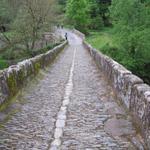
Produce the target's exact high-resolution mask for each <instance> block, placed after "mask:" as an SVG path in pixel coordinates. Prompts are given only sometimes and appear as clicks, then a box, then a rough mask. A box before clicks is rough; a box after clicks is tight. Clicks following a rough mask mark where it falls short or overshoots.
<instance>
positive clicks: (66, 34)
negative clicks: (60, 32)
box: [65, 32, 68, 40]
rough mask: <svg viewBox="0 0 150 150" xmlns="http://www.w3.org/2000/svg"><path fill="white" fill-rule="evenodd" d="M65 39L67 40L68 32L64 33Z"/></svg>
mask: <svg viewBox="0 0 150 150" xmlns="http://www.w3.org/2000/svg"><path fill="white" fill-rule="evenodd" d="M65 39H66V40H68V33H67V32H66V33H65Z"/></svg>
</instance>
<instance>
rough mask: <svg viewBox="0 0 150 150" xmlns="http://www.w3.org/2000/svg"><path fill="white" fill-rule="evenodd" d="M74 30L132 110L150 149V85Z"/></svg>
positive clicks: (117, 93) (125, 103)
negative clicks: (93, 46) (95, 47)
mask: <svg viewBox="0 0 150 150" xmlns="http://www.w3.org/2000/svg"><path fill="white" fill-rule="evenodd" d="M74 32H75V33H76V34H77V35H78V36H80V37H81V38H82V39H83V44H84V46H85V47H86V49H87V50H88V51H89V53H90V55H91V56H92V57H93V59H94V60H95V62H96V64H97V65H98V67H99V68H100V69H101V70H102V71H103V73H104V74H105V76H106V77H107V78H108V80H109V81H110V83H111V84H112V87H113V88H114V89H115V92H116V95H117V97H118V98H119V99H121V101H122V103H123V104H124V105H125V106H126V108H127V109H128V110H129V111H130V112H131V114H132V116H133V118H134V122H135V124H136V125H137V127H138V128H139V129H141V133H142V136H143V138H144V140H145V143H146V144H147V147H148V148H149V149H150V86H149V85H147V84H145V83H144V82H143V80H142V79H140V78H139V77H137V76H135V75H134V74H132V73H131V71H129V70H127V69H126V68H125V67H123V66H122V65H120V64H119V63H117V62H116V61H114V60H113V59H111V58H110V57H108V56H106V55H104V54H102V53H101V52H100V51H98V50H96V49H94V48H92V46H91V45H89V44H88V43H87V42H85V38H84V36H83V33H80V32H79V31H76V30H74Z"/></svg>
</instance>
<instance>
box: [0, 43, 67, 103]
mask: <svg viewBox="0 0 150 150" xmlns="http://www.w3.org/2000/svg"><path fill="white" fill-rule="evenodd" d="M66 44H67V41H66V42H64V43H63V44H61V45H59V46H57V47H55V48H54V49H52V50H50V51H48V52H47V53H44V54H41V55H38V56H35V57H33V58H31V59H27V60H24V61H22V62H20V63H18V64H17V65H13V66H10V67H9V68H7V69H4V70H1V71H0V104H2V103H3V102H5V101H6V100H9V99H10V98H12V97H13V96H15V95H16V94H17V92H18V91H19V89H20V88H21V87H22V86H23V84H24V83H25V82H26V80H27V78H28V77H29V76H31V75H36V74H37V73H38V72H39V70H40V69H41V68H44V67H45V66H47V65H48V64H50V63H51V62H52V61H53V60H54V59H55V57H56V56H57V55H58V53H59V52H60V51H61V50H62V49H64V47H65V45H66Z"/></svg>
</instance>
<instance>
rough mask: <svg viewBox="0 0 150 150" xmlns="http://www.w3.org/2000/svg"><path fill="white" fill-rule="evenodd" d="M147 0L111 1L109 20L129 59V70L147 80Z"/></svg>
mask: <svg viewBox="0 0 150 150" xmlns="http://www.w3.org/2000/svg"><path fill="white" fill-rule="evenodd" d="M149 8H150V7H149V2H148V1H147V0H142V1H141V0H121V1H120V0H113V1H112V5H111V7H110V13H111V18H112V21H113V24H114V27H115V29H116V33H117V35H118V37H120V41H121V45H122V46H123V48H124V49H125V50H126V53H127V56H129V57H128V58H122V59H123V62H124V63H126V62H127V60H124V59H131V60H132V61H131V62H132V63H133V64H132V65H130V66H131V68H129V69H131V70H132V71H133V72H134V73H136V74H137V75H139V76H141V77H143V78H146V80H150V79H149V75H150V67H148V66H150V42H149V40H150V29H149V27H150V9H149Z"/></svg>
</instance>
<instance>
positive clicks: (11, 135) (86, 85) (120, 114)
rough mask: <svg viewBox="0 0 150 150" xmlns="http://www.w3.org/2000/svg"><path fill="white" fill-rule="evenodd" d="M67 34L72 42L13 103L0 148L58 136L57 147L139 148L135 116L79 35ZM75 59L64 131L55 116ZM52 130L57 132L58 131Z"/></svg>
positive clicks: (44, 142)
mask: <svg viewBox="0 0 150 150" xmlns="http://www.w3.org/2000/svg"><path fill="white" fill-rule="evenodd" d="M62 34H64V32H62ZM69 39H70V45H69V47H67V48H66V49H65V50H64V51H63V52H62V53H61V55H59V56H58V57H57V59H56V60H55V62H54V63H53V64H52V65H51V66H50V67H49V68H48V69H47V70H46V71H43V73H42V74H43V75H42V77H40V78H39V80H38V81H37V82H33V83H32V84H30V87H28V88H26V89H25V90H24V92H23V93H22V94H21V95H20V96H19V97H17V100H18V101H16V103H15V104H14V105H15V106H14V105H12V106H10V109H11V110H13V108H14V109H17V110H18V111H17V112H16V113H15V114H14V115H12V117H11V118H10V119H9V120H8V121H7V122H6V123H5V124H4V128H0V150H48V149H51V143H52V142H53V141H54V140H55V138H56V137H57V136H59V138H60V139H61V141H60V143H59V144H58V145H59V147H53V149H55V150H57V149H60V150H134V149H136V148H137V147H138V136H137V134H136V131H135V128H134V127H133V125H132V121H131V117H130V116H129V115H128V114H127V112H126V111H125V110H124V108H123V107H121V106H120V104H119V102H118V101H117V99H116V98H115V94H114V92H113V89H112V88H111V86H110V85H109V84H108V82H107V81H106V79H105V77H104V76H103V74H102V72H100V71H99V69H98V68H97V66H96V64H95V63H94V61H93V60H92V58H91V57H90V56H89V54H88V52H87V51H86V50H85V49H84V48H83V46H82V45H81V41H80V39H78V38H77V37H76V36H75V35H74V34H72V33H69ZM75 50H76V55H75V57H73V56H74V54H75V53H74V51H75ZM73 59H74V67H73V70H72V71H71V72H73V76H72V81H73V86H72V89H71V92H70V93H69V95H68V97H69V101H68V102H69V103H68V105H67V107H66V109H67V112H66V116H67V117H65V118H66V119H65V121H64V120H63V121H62V122H63V123H62V124H64V122H65V125H63V131H62V130H58V123H57V122H58V121H60V120H58V118H57V116H58V113H59V112H60V110H61V108H62V104H63V103H64V96H65V88H66V87H67V86H66V85H67V84H68V80H70V79H69V78H70V77H69V74H70V68H71V66H72V60H73ZM7 111H9V110H7ZM56 121H57V122H56ZM59 126H61V121H60V125H59ZM61 129H62V128H61ZM56 131H57V132H56ZM58 131H60V132H61V133H58ZM54 132H55V133H57V135H56V134H55V136H54ZM60 135H61V136H60ZM131 139H134V140H131ZM131 141H132V142H131ZM133 141H136V144H137V145H135V144H133ZM56 145H57V144H56ZM138 148H140V146H139V147H138ZM141 150H142V148H141Z"/></svg>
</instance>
